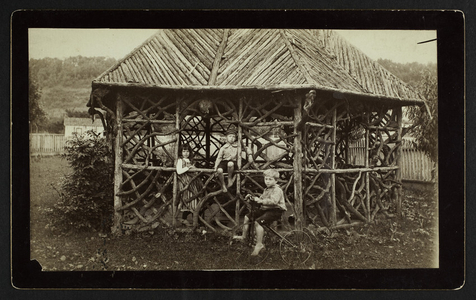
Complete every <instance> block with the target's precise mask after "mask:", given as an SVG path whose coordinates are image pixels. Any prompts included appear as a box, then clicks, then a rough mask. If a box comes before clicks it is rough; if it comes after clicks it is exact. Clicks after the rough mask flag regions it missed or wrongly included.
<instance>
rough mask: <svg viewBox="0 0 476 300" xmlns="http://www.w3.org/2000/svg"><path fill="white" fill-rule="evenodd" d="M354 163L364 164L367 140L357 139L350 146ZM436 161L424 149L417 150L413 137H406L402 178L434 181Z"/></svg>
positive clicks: (403, 148) (351, 158)
mask: <svg viewBox="0 0 476 300" xmlns="http://www.w3.org/2000/svg"><path fill="white" fill-rule="evenodd" d="M349 157H350V160H351V163H352V164H355V165H364V159H365V141H363V140H362V141H357V142H355V143H353V144H351V145H350V147H349ZM435 167H436V165H435V163H434V162H433V161H432V160H431V159H430V158H429V157H428V156H427V155H426V154H425V153H423V152H422V151H419V150H416V149H415V148H414V146H413V145H412V142H411V138H405V139H404V140H403V145H402V179H404V180H416V181H427V182H428V181H433V180H434V179H435V178H434V176H435V174H434V172H435Z"/></svg>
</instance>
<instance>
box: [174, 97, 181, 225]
mask: <svg viewBox="0 0 476 300" xmlns="http://www.w3.org/2000/svg"><path fill="white" fill-rule="evenodd" d="M175 101H176V105H175V129H176V133H175V139H176V141H175V151H174V155H175V157H176V158H177V157H179V156H178V155H179V147H180V103H179V98H177V99H175ZM173 176H174V187H173V190H172V195H173V200H172V203H173V204H172V216H173V217H172V226H173V227H174V228H175V224H176V220H177V208H178V204H179V199H178V177H177V176H178V175H177V172H174V175H173Z"/></svg>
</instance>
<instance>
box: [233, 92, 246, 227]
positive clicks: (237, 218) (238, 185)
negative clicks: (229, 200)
mask: <svg viewBox="0 0 476 300" xmlns="http://www.w3.org/2000/svg"><path fill="white" fill-rule="evenodd" d="M242 114H243V98H240V100H239V104H238V121H239V122H241V119H242V118H243V115H242ZM242 130H243V129H242V128H241V126H240V125H238V133H237V139H238V158H237V161H236V164H237V167H238V170H241V155H242V149H241V142H242V135H243V132H242ZM246 158H247V159H248V154H246ZM228 176H232V175H231V174H228ZM240 193H241V175H240V173H236V194H237V195H239V194H240ZM235 222H236V224H240V197H236V204H235Z"/></svg>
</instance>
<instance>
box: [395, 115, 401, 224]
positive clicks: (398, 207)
mask: <svg viewBox="0 0 476 300" xmlns="http://www.w3.org/2000/svg"><path fill="white" fill-rule="evenodd" d="M394 109H396V112H397V124H398V131H397V143H399V144H397V147H398V148H397V157H396V164H397V167H398V169H397V170H396V171H395V177H396V178H395V179H396V180H397V182H399V183H400V186H399V187H397V191H396V192H397V195H396V202H397V203H396V204H397V216H398V217H401V216H402V197H401V196H402V185H401V183H402V142H403V141H402V115H403V114H402V107H398V108H394Z"/></svg>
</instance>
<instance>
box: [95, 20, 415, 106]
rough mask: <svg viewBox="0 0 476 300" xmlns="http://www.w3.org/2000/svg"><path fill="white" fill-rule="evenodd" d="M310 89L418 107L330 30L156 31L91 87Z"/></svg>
mask: <svg viewBox="0 0 476 300" xmlns="http://www.w3.org/2000/svg"><path fill="white" fill-rule="evenodd" d="M101 85H108V86H110V85H112V86H115V85H117V86H124V85H126V86H145V87H159V88H171V89H195V90H197V89H207V90H213V89H246V88H253V89H279V88H283V89H293V88H303V87H304V88H315V89H317V90H327V91H338V92H343V93H348V94H355V95H359V96H368V97H370V98H374V99H391V100H398V101H401V102H402V104H404V103H405V104H412V103H423V102H422V100H420V99H421V97H420V96H419V95H418V94H417V93H416V92H415V91H413V90H412V89H411V88H409V87H408V86H407V85H406V84H405V83H404V82H402V81H401V80H400V79H398V78H396V77H395V76H394V75H392V74H391V73H389V72H388V71H387V70H385V69H384V68H383V67H382V66H380V65H379V64H378V63H376V62H375V61H373V60H371V59H370V58H369V57H367V56H366V55H365V54H363V53H362V52H361V51H360V50H358V49H357V48H355V47H354V46H352V45H351V44H349V43H348V42H346V41H345V40H344V39H343V38H342V37H340V36H339V35H338V34H337V33H335V32H333V31H331V30H303V29H296V30H294V29H162V30H158V31H157V33H156V34H155V35H153V36H152V37H151V38H149V39H148V40H147V41H145V42H144V43H143V44H142V45H141V46H139V47H138V48H136V49H135V50H134V51H132V52H131V53H130V54H129V55H127V56H126V57H125V58H124V59H122V60H120V61H119V62H118V63H117V64H116V65H114V66H113V67H112V68H110V69H109V70H107V71H106V72H104V73H103V74H101V75H100V76H99V77H98V78H97V79H95V80H94V81H93V87H95V86H101Z"/></svg>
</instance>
